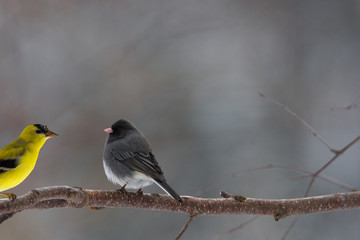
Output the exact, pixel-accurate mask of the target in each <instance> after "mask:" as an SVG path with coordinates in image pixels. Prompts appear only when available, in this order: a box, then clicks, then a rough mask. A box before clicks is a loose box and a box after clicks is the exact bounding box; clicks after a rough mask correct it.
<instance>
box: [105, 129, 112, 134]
mask: <svg viewBox="0 0 360 240" xmlns="http://www.w3.org/2000/svg"><path fill="white" fill-rule="evenodd" d="M104 131H105V132H107V133H109V134H110V133H112V132H113V130H112V129H111V128H105V129H104Z"/></svg>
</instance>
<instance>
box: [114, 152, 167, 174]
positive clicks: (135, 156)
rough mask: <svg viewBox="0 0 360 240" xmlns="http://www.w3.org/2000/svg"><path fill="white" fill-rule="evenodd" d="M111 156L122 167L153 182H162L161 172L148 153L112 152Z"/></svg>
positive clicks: (152, 156) (153, 157) (151, 155)
mask: <svg viewBox="0 0 360 240" xmlns="http://www.w3.org/2000/svg"><path fill="white" fill-rule="evenodd" d="M111 154H112V156H113V157H114V158H115V159H116V160H118V161H121V162H122V163H123V164H124V165H126V166H127V167H128V168H130V169H132V170H136V171H138V172H141V173H144V174H145V175H148V176H150V177H152V178H154V179H155V180H160V181H163V180H164V176H163V171H162V170H161V168H160V166H159V163H158V162H157V161H156V159H155V156H154V155H153V154H152V153H151V152H149V153H144V152H117V151H112V152H111Z"/></svg>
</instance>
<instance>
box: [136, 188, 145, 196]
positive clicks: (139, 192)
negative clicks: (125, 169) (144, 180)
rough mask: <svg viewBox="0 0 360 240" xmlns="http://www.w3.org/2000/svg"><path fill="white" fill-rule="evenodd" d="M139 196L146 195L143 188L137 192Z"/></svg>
mask: <svg viewBox="0 0 360 240" xmlns="http://www.w3.org/2000/svg"><path fill="white" fill-rule="evenodd" d="M136 193H137V194H139V195H143V194H144V192H143V190H142V188H139V190H137V192H136Z"/></svg>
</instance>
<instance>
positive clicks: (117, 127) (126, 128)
mask: <svg viewBox="0 0 360 240" xmlns="http://www.w3.org/2000/svg"><path fill="white" fill-rule="evenodd" d="M104 131H105V132H107V133H109V138H108V141H110V142H111V141H114V140H116V139H121V138H124V137H125V136H127V135H128V134H129V133H130V132H132V131H136V128H135V126H134V125H132V124H131V123H130V122H129V121H127V120H125V119H120V120H119V121H117V122H115V123H114V124H113V125H111V127H110V128H106V129H104Z"/></svg>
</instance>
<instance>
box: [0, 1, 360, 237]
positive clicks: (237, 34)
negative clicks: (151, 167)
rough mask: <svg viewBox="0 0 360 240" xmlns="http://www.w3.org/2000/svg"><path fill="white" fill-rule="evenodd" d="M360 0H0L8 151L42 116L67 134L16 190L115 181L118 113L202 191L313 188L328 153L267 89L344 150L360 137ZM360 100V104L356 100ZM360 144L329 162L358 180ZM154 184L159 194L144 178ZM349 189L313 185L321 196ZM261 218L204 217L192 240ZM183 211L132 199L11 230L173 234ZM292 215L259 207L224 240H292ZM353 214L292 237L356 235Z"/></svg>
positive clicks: (22, 217)
mask: <svg viewBox="0 0 360 240" xmlns="http://www.w3.org/2000/svg"><path fill="white" fill-rule="evenodd" d="M359 12H360V3H359V2H358V1H346V0H345V1H339V0H338V1H335V0H326V1H324V0H323V1H321V0H308V1H307V0H306V1H280V0H278V1H277V0H270V1H256V0H255V1H238V0H237V1H236V0H229V1H213V0H210V1H201V0H193V1H188V0H184V1H175V0H170V1H160V0H139V1H130V0H128V1H99V0H94V1H80V0H78V1H69V0H61V1H60V0H58V1H54V0H53V1H51V0H50V1H10V0H9V1H4V0H1V1H0V115H1V119H0V126H1V134H0V146H4V145H6V144H7V143H9V142H10V141H12V140H13V139H15V138H16V137H17V136H18V134H19V133H20V131H21V130H22V129H23V128H24V127H25V126H26V125H29V124H32V123H44V124H47V125H48V126H49V128H50V129H51V130H53V131H55V132H57V133H59V134H60V136H59V137H57V138H54V139H51V140H49V141H48V142H47V143H46V145H45V146H44V148H43V149H42V150H41V153H40V157H39V160H38V163H37V165H36V168H35V170H34V171H33V172H32V174H31V175H30V176H29V177H28V178H27V179H26V181H25V182H23V183H22V184H21V185H20V186H18V187H16V188H14V189H12V191H13V192H14V193H16V194H19V195H21V194H24V193H25V192H27V191H29V190H30V189H33V188H36V187H42V186H51V185H70V186H82V187H84V188H94V189H115V188H118V187H117V186H114V185H112V184H111V183H109V182H108V181H107V179H106V177H105V174H104V172H103V168H102V160H101V158H102V150H103V145H104V141H105V136H106V134H105V133H104V132H103V129H104V128H106V127H109V126H110V125H111V124H112V123H113V122H115V121H116V120H118V119H120V118H126V119H129V120H131V121H132V122H133V123H134V124H135V125H136V126H137V127H139V128H140V129H141V130H142V131H143V133H144V134H145V135H146V136H147V138H148V139H149V141H150V142H151V144H152V147H153V150H154V153H155V155H156V157H157V159H158V161H159V162H160V163H161V166H162V168H163V170H164V171H165V175H166V177H167V179H168V181H169V183H170V184H171V185H172V186H173V187H174V189H176V190H177V191H178V192H179V193H180V194H183V195H195V194H196V193H197V192H199V191H201V190H202V189H204V188H206V186H208V185H209V184H211V183H213V182H214V181H216V180H217V179H219V178H223V181H221V182H218V183H217V184H215V185H214V186H213V187H211V188H210V189H209V190H208V191H206V192H205V193H204V194H203V195H202V196H203V197H218V196H219V191H220V190H225V191H227V192H230V193H238V194H242V195H245V196H248V197H259V198H291V197H301V196H303V194H304V192H305V189H306V186H307V183H308V181H309V179H303V180H298V181H294V180H292V178H293V177H296V176H299V175H301V174H300V173H296V172H292V171H288V170H279V169H269V170H262V171H255V172H246V173H243V174H239V175H237V176H236V177H232V176H233V175H232V173H234V172H236V171H242V170H246V169H252V168H257V167H262V166H266V165H268V164H273V165H291V166H294V167H297V168H300V169H305V170H312V171H316V170H317V169H318V168H320V167H321V166H322V165H323V164H325V163H326V162H327V161H328V160H329V159H330V158H331V157H332V154H331V153H330V152H329V151H328V149H326V148H325V147H324V146H323V145H322V144H321V143H320V142H319V141H318V140H317V139H315V138H314V137H313V136H312V135H311V133H310V132H309V131H308V130H307V129H306V128H305V127H304V126H303V125H301V124H300V123H299V122H297V121H296V120H294V118H293V117H291V116H290V115H289V114H288V113H286V112H284V111H283V110H281V109H280V108H279V107H278V106H276V105H274V104H273V103H271V102H270V101H268V100H266V99H263V98H261V97H259V96H258V92H263V93H265V94H266V95H267V96H269V97H273V98H276V99H278V100H279V101H281V102H282V103H285V104H286V105H288V106H289V107H291V108H292V109H293V110H294V111H295V112H297V113H298V114H300V115H301V116H302V117H303V118H304V119H305V120H306V121H307V122H309V123H310V125H311V126H312V127H314V128H315V129H316V130H317V131H318V133H319V134H320V135H322V136H323V137H324V138H325V139H326V141H327V142H328V143H329V144H330V145H331V146H333V147H334V148H337V149H340V148H342V147H343V146H345V145H346V144H347V143H349V142H350V141H351V140H352V139H354V138H355V137H357V136H358V135H359V127H360V121H359V119H360V118H359V117H360V113H359V108H354V109H352V110H351V111H345V110H337V111H330V107H337V106H347V105H348V104H350V103H351V102H352V101H353V100H354V99H355V98H356V97H357V96H358V95H359V93H360V81H359V73H360V68H359V62H360V45H359V42H360V34H359V33H360V23H359V20H360V19H359V16H360V14H359ZM357 103H358V104H360V102H359V101H358V102H357ZM359 146H360V144H359V143H358V144H356V145H354V146H353V147H352V148H351V149H349V150H348V151H347V152H346V153H345V154H344V155H343V156H341V157H340V158H339V159H338V160H337V161H336V162H335V163H334V164H333V165H331V166H330V167H329V168H328V169H327V170H326V171H325V172H324V173H325V174H327V175H329V176H331V177H334V178H336V179H338V180H339V181H342V182H345V183H348V184H351V185H353V186H358V184H359V181H360V179H359V167H360V166H359V164H360V163H359V153H360V148H359ZM144 191H145V192H159V193H161V190H160V189H159V188H158V187H156V186H152V187H148V188H146V189H144ZM341 191H345V190H343V189H340V188H339V187H336V186H334V185H331V184H329V183H326V182H324V181H322V180H317V181H316V183H315V185H314V187H313V189H312V191H311V195H320V194H328V193H334V192H341ZM249 218H250V216H211V217H200V218H197V219H196V220H195V221H194V222H193V223H192V225H191V226H190V228H189V230H188V231H187V232H186V233H185V235H184V238H183V239H188V240H190V239H213V238H214V237H215V236H216V235H217V234H222V233H224V232H226V231H227V230H228V229H230V228H232V227H235V226H238V225H240V224H241V223H243V222H244V221H246V220H248V219H249ZM186 220H187V216H186V215H182V214H172V213H163V212H152V211H145V210H136V209H105V210H102V211H90V210H88V209H53V210H46V211H25V212H23V213H20V214H18V215H16V216H14V217H13V218H12V219H10V220H8V221H6V222H5V223H3V224H2V225H0V232H1V239H10V238H11V239H53V240H63V239H87V240H91V239H173V238H174V237H175V236H176V235H177V234H178V232H179V231H180V229H181V228H182V226H183V224H184V223H185V222H186ZM291 220H292V218H291V217H290V218H287V219H285V220H282V221H280V222H275V221H274V220H273V218H272V217H260V218H258V219H257V220H256V221H254V222H253V223H251V224H249V225H247V226H246V227H245V228H244V229H242V230H241V231H238V232H235V233H232V234H229V235H225V236H223V237H221V238H220V239H240V238H241V239H280V238H281V236H282V235H283V233H284V232H285V231H286V229H287V227H288V226H289V224H290V222H291ZM359 221H360V213H359V212H358V211H356V210H353V211H342V212H333V213H326V214H315V215H309V216H302V217H301V218H300V219H299V221H298V223H297V225H296V226H295V228H294V229H293V231H292V232H291V233H290V235H289V237H288V239H327V240H328V239H341V238H345V239H358V236H359V235H360V228H359Z"/></svg>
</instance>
